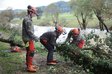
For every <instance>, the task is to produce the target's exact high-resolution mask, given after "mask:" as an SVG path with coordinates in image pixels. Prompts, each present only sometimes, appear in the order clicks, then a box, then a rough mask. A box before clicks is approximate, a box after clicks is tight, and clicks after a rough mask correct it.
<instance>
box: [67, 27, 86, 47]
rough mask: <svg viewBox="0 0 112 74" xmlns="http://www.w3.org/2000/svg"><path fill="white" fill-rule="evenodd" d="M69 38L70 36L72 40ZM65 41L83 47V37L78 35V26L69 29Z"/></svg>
mask: <svg viewBox="0 0 112 74" xmlns="http://www.w3.org/2000/svg"><path fill="white" fill-rule="evenodd" d="M71 38H72V40H71ZM65 42H68V43H70V44H76V46H77V47H79V48H83V46H84V44H85V42H84V39H83V37H82V36H81V35H80V29H79V28H74V29H72V30H70V32H69V33H68V37H67V39H66V41H65Z"/></svg>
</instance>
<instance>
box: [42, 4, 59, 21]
mask: <svg viewBox="0 0 112 74" xmlns="http://www.w3.org/2000/svg"><path fill="white" fill-rule="evenodd" d="M44 12H45V14H46V16H49V15H51V18H52V21H53V22H58V17H59V13H60V9H59V8H58V7H57V6H56V5H54V4H50V5H48V6H47V8H46V9H45V11H44Z"/></svg>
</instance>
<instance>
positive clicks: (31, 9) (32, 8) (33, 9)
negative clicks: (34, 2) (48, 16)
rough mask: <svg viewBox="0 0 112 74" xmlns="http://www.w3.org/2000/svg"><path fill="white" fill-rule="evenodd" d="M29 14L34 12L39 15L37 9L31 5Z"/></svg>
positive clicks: (28, 7)
mask: <svg viewBox="0 0 112 74" xmlns="http://www.w3.org/2000/svg"><path fill="white" fill-rule="evenodd" d="M27 9H28V12H32V13H34V14H36V13H37V9H36V8H35V7H32V6H31V5H28V6H27Z"/></svg>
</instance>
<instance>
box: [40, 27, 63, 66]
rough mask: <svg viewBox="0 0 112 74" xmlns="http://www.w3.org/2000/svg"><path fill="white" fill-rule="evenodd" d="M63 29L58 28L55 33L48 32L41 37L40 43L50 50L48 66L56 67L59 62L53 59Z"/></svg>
mask: <svg viewBox="0 0 112 74" xmlns="http://www.w3.org/2000/svg"><path fill="white" fill-rule="evenodd" d="M62 32H63V29H62V27H61V26H58V27H57V28H56V30H55V31H54V32H46V33H44V34H42V35H41V36H40V42H41V43H42V45H44V47H45V48H46V49H47V50H48V55H47V65H55V64H56V63H57V62H56V60H54V59H53V52H54V46H56V45H57V44H56V40H57V38H58V37H59V36H60V35H61V34H62Z"/></svg>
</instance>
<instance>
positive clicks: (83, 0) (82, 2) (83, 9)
mask: <svg viewBox="0 0 112 74" xmlns="http://www.w3.org/2000/svg"><path fill="white" fill-rule="evenodd" d="M70 5H71V8H72V10H73V12H74V15H75V16H76V18H77V21H78V23H79V25H80V27H81V28H82V29H86V27H87V23H88V19H90V17H92V14H93V13H92V9H91V7H90V5H91V0H71V1H70ZM79 17H80V18H81V19H79Z"/></svg>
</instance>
